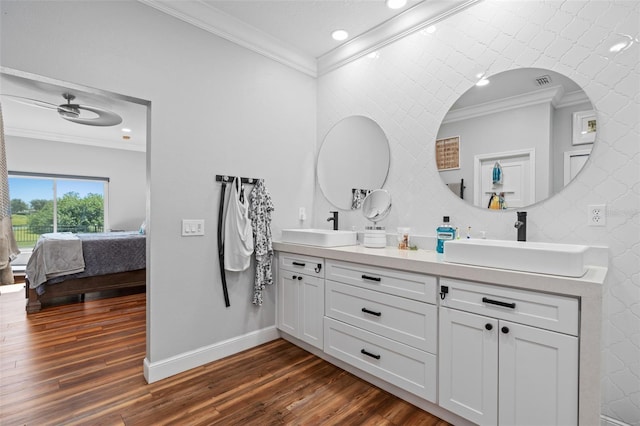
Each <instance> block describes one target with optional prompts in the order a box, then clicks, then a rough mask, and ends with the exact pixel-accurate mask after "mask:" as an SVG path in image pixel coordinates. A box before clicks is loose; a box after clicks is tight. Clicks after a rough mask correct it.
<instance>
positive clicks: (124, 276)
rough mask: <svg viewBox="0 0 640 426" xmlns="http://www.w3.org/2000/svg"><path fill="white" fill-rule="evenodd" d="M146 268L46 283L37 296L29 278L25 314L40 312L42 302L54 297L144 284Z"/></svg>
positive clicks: (26, 281) (26, 282)
mask: <svg viewBox="0 0 640 426" xmlns="http://www.w3.org/2000/svg"><path fill="white" fill-rule="evenodd" d="M146 276H147V270H146V269H137V270H135V271H127V272H118V273H115V274H107V275H96V276H93V277H84V278H75V279H70V280H65V281H62V282H60V283H58V284H53V285H47V287H46V290H47V291H46V292H45V293H44V294H43V295H41V296H39V295H38V293H37V292H36V290H35V289H34V288H29V278H26V280H25V293H26V295H25V296H26V298H27V314H32V313H35V312H40V309H42V303H43V302H48V301H51V300H52V299H53V298H55V297H60V296H73V295H82V296H84V294H85V293H93V292H97V291H106V290H115V289H121V288H131V287H139V286H144V285H146Z"/></svg>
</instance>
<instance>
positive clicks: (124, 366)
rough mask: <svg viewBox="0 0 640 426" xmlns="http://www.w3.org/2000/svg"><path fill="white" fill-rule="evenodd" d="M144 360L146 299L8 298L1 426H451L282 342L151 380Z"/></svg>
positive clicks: (3, 297)
mask: <svg viewBox="0 0 640 426" xmlns="http://www.w3.org/2000/svg"><path fill="white" fill-rule="evenodd" d="M144 356H145V295H144V294H133V295H126V296H121V297H114V298H108V299H99V300H91V301H87V302H85V303H75V304H71V305H65V306H56V307H49V308H46V309H44V310H43V311H42V312H40V313H37V314H32V315H29V316H27V315H26V314H25V312H24V293H22V292H17V293H0V424H2V425H62V424H64V425H85V424H91V425H165V424H175V425H272V424H292V425H320V424H323V425H324V424H340V425H437V426H444V425H447V424H448V423H446V422H444V421H442V420H440V419H438V418H436V417H434V416H432V415H430V414H428V413H426V412H424V411H422V410H420V409H418V408H416V407H414V406H412V405H410V404H409V403H407V402H404V401H402V400H400V399H398V398H396V397H394V396H393V395H390V394H389V393H387V392H385V391H383V390H380V389H378V388H376V387H374V386H372V385H370V384H368V383H366V382H365V381H363V380H361V379H359V378H357V377H355V376H353V375H351V374H349V373H347V372H345V371H343V370H341V369H339V368H337V367H335V366H333V365H332V364H329V363H327V362H325V361H323V360H322V359H320V358H318V357H316V356H314V355H312V354H310V353H308V352H306V351H304V350H302V349H300V348H298V347H296V346H294V345H292V344H290V343H289V342H287V341H285V340H282V339H279V340H276V341H273V342H270V343H267V344H264V345H262V346H259V347H256V348H253V349H250V350H248V351H245V352H242V353H239V354H236V355H233V356H230V357H228V358H225V359H222V360H220V361H217V362H213V363H210V364H207V365H204V366H202V367H198V368H195V369H193V370H190V371H187V372H184V373H181V374H178V375H176V376H173V377H170V378H168V379H165V380H161V381H159V382H156V383H153V384H150V385H148V384H147V383H146V382H145V380H144V378H143V376H142V360H143V359H144Z"/></svg>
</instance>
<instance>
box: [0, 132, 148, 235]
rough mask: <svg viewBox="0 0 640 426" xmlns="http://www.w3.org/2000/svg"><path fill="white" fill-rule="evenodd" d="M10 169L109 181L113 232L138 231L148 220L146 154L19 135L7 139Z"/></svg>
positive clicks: (110, 217)
mask: <svg viewBox="0 0 640 426" xmlns="http://www.w3.org/2000/svg"><path fill="white" fill-rule="evenodd" d="M5 142H6V147H7V167H8V168H9V170H11V171H15V172H31V173H51V174H66V175H76V176H97V177H108V178H109V194H108V195H109V211H108V214H109V223H108V226H107V227H108V228H110V229H124V230H128V231H134V230H138V228H140V225H141V224H142V221H143V220H144V219H145V206H146V188H147V184H146V161H145V157H146V156H145V153H144V152H136V151H124V150H117V149H107V148H98V147H93V146H86V145H77V144H70V143H64V142H54V141H46V140H41V139H31V138H23V137H17V136H6V137H5Z"/></svg>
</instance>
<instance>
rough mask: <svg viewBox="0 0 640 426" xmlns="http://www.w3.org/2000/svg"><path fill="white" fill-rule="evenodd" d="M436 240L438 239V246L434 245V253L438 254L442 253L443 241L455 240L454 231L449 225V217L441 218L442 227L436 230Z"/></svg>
mask: <svg viewBox="0 0 640 426" xmlns="http://www.w3.org/2000/svg"><path fill="white" fill-rule="evenodd" d="M436 238H437V239H438V244H437V245H436V251H437V252H438V253H444V242H445V241H447V240H453V239H455V238H456V230H455V228H454V227H452V226H451V224H449V216H444V217H443V218H442V225H440V226H438V228H437V229H436Z"/></svg>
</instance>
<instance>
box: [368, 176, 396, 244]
mask: <svg viewBox="0 0 640 426" xmlns="http://www.w3.org/2000/svg"><path fill="white" fill-rule="evenodd" d="M390 211H391V195H389V192H387V191H385V190H384V189H376V190H374V191H371V192H370V193H369V195H367V196H366V197H365V199H364V201H363V202H362V215H363V216H364V217H365V218H366V219H369V220H370V221H372V222H373V226H367V227H365V230H364V242H363V245H364V246H365V247H374V248H383V247H386V245H387V234H386V231H385V229H384V226H376V222H379V221H381V220H382V219H384V218H385V217H387V215H388V214H389V212H390Z"/></svg>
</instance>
